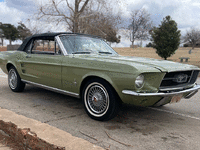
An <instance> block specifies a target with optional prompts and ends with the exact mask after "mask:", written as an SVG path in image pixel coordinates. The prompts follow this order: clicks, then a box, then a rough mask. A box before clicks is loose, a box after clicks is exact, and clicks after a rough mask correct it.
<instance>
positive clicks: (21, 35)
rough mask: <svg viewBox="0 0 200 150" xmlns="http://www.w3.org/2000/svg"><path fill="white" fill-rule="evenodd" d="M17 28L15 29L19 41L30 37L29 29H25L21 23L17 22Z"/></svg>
mask: <svg viewBox="0 0 200 150" xmlns="http://www.w3.org/2000/svg"><path fill="white" fill-rule="evenodd" d="M18 24H19V25H18V27H17V30H18V36H19V39H20V40H22V41H24V39H25V38H26V37H28V36H31V35H32V34H31V31H30V29H28V28H27V27H26V25H25V24H24V23H22V22H18Z"/></svg>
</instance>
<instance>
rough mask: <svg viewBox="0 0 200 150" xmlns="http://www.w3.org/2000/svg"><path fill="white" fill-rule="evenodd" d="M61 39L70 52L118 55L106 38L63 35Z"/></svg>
mask: <svg viewBox="0 0 200 150" xmlns="http://www.w3.org/2000/svg"><path fill="white" fill-rule="evenodd" d="M60 39H61V41H62V43H63V45H64V47H65V49H66V51H67V53H68V54H90V53H98V54H109V55H117V52H115V51H114V50H113V49H112V48H111V47H110V46H109V45H108V44H107V43H106V42H105V41H104V40H102V39H100V38H92V37H89V36H83V35H61V36H60Z"/></svg>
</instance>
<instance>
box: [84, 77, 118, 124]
mask: <svg viewBox="0 0 200 150" xmlns="http://www.w3.org/2000/svg"><path fill="white" fill-rule="evenodd" d="M82 100H83V103H84V107H85V110H86V112H87V114H88V115H89V116H90V117H91V118H92V119H95V120H99V121H104V120H109V119H112V118H113V117H115V116H116V115H117V113H118V110H119V102H118V97H117V96H116V95H115V92H114V90H113V89H112V87H111V86H110V85H109V84H108V83H107V82H106V81H104V80H102V79H91V80H89V81H88V82H87V83H86V85H85V86H84V88H83V94H82Z"/></svg>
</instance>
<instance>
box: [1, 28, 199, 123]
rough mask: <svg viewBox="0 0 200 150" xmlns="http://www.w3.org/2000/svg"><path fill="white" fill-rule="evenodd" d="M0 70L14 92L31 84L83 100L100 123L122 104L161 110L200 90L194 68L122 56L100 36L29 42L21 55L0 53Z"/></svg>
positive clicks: (57, 36) (51, 35)
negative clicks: (161, 107)
mask: <svg viewBox="0 0 200 150" xmlns="http://www.w3.org/2000/svg"><path fill="white" fill-rule="evenodd" d="M0 67H1V69H2V70H3V71H4V72H5V73H6V74H8V84H9V87H10V88H11V90H12V91H14V92H21V91H23V90H24V87H25V84H33V85H36V86H39V87H42V88H45V89H49V90H52V91H56V92H60V93H63V94H67V95H70V96H74V97H77V98H81V99H82V101H83V104H84V107H85V110H86V112H87V114H88V115H89V116H90V117H91V118H93V119H95V120H101V121H103V120H109V119H111V118H113V117H115V116H116V115H117V113H118V111H119V108H120V105H121V104H122V103H128V104H133V105H136V106H162V105H165V104H167V103H173V102H178V101H180V99H181V98H190V97H192V96H193V95H194V94H196V93H197V91H198V89H199V88H200V86H199V85H197V84H196V83H195V82H196V79H197V77H198V74H199V68H198V67H196V66H192V65H187V64H181V63H175V62H171V61H165V60H156V59H151V58H140V57H129V56H120V55H119V54H118V53H117V52H115V51H114V50H113V49H112V48H111V47H110V46H109V45H108V44H107V43H106V42H105V41H104V40H103V39H101V38H99V37H96V36H91V35H85V34H74V33H66V32H62V33H44V34H37V35H33V36H31V37H28V38H27V39H25V40H24V42H23V43H22V45H21V46H20V47H19V48H18V50H17V51H7V52H0Z"/></svg>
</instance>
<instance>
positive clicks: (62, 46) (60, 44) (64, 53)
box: [55, 36, 68, 56]
mask: <svg viewBox="0 0 200 150" xmlns="http://www.w3.org/2000/svg"><path fill="white" fill-rule="evenodd" d="M55 39H56V41H57V42H58V45H59V46H60V48H61V51H62V52H63V55H65V56H66V55H68V54H67V50H66V49H65V47H64V45H63V43H62V41H61V40H60V37H59V36H55Z"/></svg>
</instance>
